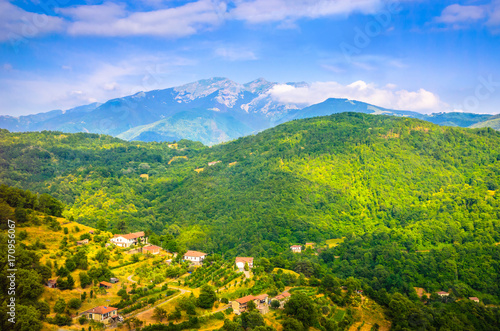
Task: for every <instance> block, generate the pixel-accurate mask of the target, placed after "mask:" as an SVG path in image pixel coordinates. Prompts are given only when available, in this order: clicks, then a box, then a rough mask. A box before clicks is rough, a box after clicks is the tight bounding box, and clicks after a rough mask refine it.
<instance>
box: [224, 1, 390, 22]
mask: <svg viewBox="0 0 500 331" xmlns="http://www.w3.org/2000/svg"><path fill="white" fill-rule="evenodd" d="M235 5H236V7H235V8H234V9H232V10H231V11H230V13H229V14H230V17H232V18H235V19H238V20H243V21H247V22H250V23H260V22H276V21H290V20H295V19H299V18H319V17H325V16H332V15H347V14H350V13H352V12H361V13H364V14H373V13H375V12H376V11H377V10H378V9H380V8H381V7H382V5H383V2H382V1H381V0H357V1H345V0H237V1H235Z"/></svg>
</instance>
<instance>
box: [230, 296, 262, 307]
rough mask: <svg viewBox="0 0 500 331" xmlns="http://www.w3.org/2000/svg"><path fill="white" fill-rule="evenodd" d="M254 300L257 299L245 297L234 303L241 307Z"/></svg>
mask: <svg viewBox="0 0 500 331" xmlns="http://www.w3.org/2000/svg"><path fill="white" fill-rule="evenodd" d="M255 299H257V298H256V297H254V296H253V295H247V296H246V297H243V298H239V299H236V300H235V301H236V302H238V303H239V304H240V305H242V304H245V303H247V302H249V301H252V300H255Z"/></svg>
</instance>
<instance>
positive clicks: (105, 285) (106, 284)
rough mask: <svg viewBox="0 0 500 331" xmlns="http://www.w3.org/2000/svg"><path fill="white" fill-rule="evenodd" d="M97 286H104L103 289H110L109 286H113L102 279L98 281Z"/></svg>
mask: <svg viewBox="0 0 500 331" xmlns="http://www.w3.org/2000/svg"><path fill="white" fill-rule="evenodd" d="M99 287H100V288H105V289H110V288H111V287H113V284H111V283H108V282H104V281H103V282H100V283H99Z"/></svg>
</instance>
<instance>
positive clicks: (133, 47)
mask: <svg viewBox="0 0 500 331" xmlns="http://www.w3.org/2000/svg"><path fill="white" fill-rule="evenodd" d="M211 77H227V78H229V79H231V80H233V81H235V82H238V83H247V82H249V81H252V80H255V79H257V78H260V77H263V78H265V79H266V80H268V81H272V82H277V83H281V84H279V85H277V86H275V87H274V88H273V89H272V90H271V91H270V92H269V93H270V94H271V95H272V96H273V98H276V99H277V100H281V101H289V102H300V103H303V104H314V103H317V102H321V101H324V100H325V99H327V98H329V97H343V98H349V99H354V100H360V101H364V102H369V103H372V104H375V105H377V106H381V107H387V108H392V109H401V110H413V111H419V112H422V113H433V112H443V111H444V112H448V111H465V112H474V113H492V114H497V113H500V107H499V105H500V0H493V1H479V0H478V1H476V0H469V1H432V0H429V1H427V0H401V1H383V0H194V1H176V0H136V1H129V2H127V1H97V0H88V1H68V0H20V1H7V0H0V115H12V116H21V115H27V114H34V113H40V112H46V111H50V110H54V109H62V110H64V109H69V108H72V107H75V106H80V105H84V104H88V103H92V102H105V101H107V100H109V99H112V98H117V97H122V96H126V95H130V94H133V93H136V92H138V91H148V90H155V89H164V88H169V87H173V86H178V85H182V84H186V83H189V82H193V81H196V80H199V79H204V78H211ZM286 82H307V83H309V85H308V86H305V87H291V86H288V85H284V83H286Z"/></svg>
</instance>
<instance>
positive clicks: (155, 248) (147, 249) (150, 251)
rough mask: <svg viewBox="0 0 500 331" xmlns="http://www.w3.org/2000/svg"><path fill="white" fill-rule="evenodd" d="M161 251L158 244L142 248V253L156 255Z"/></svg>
mask: <svg viewBox="0 0 500 331" xmlns="http://www.w3.org/2000/svg"><path fill="white" fill-rule="evenodd" d="M160 251H161V247H159V246H156V245H149V246H147V247H143V248H142V253H143V254H153V255H156V254H159V253H160Z"/></svg>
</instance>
